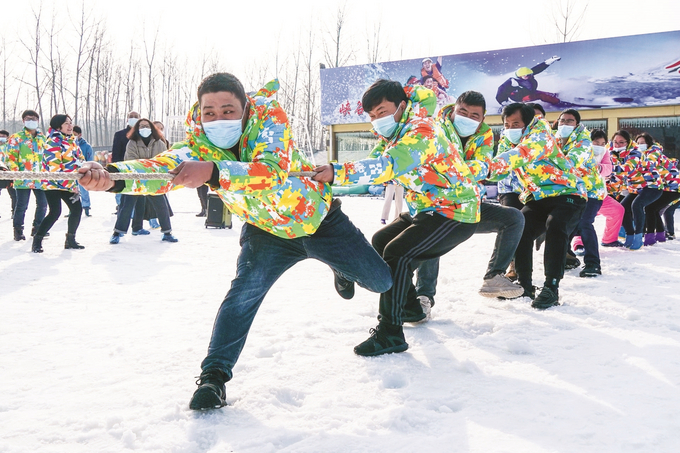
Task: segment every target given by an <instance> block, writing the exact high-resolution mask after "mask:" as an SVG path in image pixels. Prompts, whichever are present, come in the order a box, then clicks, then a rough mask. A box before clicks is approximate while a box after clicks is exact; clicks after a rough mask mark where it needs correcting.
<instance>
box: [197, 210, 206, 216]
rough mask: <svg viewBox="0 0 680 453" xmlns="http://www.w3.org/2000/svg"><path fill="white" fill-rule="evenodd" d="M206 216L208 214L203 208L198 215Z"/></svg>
mask: <svg viewBox="0 0 680 453" xmlns="http://www.w3.org/2000/svg"><path fill="white" fill-rule="evenodd" d="M205 216H206V213H205V209H201V212H199V213H198V214H196V217H205Z"/></svg>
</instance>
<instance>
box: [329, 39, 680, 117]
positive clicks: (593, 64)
mask: <svg viewBox="0 0 680 453" xmlns="http://www.w3.org/2000/svg"><path fill="white" fill-rule="evenodd" d="M380 78H383V79H390V80H397V81H399V82H401V83H402V84H407V83H409V84H421V85H424V86H427V87H428V88H431V89H432V90H434V91H435V92H436V93H437V98H438V106H439V107H441V106H443V105H445V104H447V103H451V102H454V101H455V100H456V98H457V97H458V95H460V94H461V93H463V92H464V91H467V90H475V91H479V92H481V93H482V94H483V95H484V97H485V98H486V103H487V113H488V114H496V113H500V111H501V110H502V108H503V106H504V105H506V104H508V103H512V102H539V103H541V105H543V106H544V107H545V110H546V111H560V110H563V109H565V108H570V107H573V108H577V109H601V108H620V107H643V106H651V105H669V104H680V31H671V32H663V33H653V34H646V35H637V36H624V37H620V38H606V39H596V40H589V41H577V42H569V43H561V44H548V45H542V46H534V47H522V48H517V49H505V50H494V51H488V52H475V53H468V54H460V55H445V56H436V55H435V56H431V57H426V58H422V59H415V60H402V61H391V62H385V63H375V64H367V65H357V66H346V67H341V68H332V69H322V70H321V121H322V123H323V124H324V125H328V124H347V123H362V122H368V121H369V118H368V114H366V113H365V112H364V110H363V108H362V106H361V96H362V95H363V93H364V91H365V90H366V89H367V88H368V87H369V86H371V84H372V83H373V82H375V81H376V80H378V79H380Z"/></svg>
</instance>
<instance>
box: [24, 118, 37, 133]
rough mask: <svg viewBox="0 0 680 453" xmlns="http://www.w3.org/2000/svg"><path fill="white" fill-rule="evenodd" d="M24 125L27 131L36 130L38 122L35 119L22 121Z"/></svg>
mask: <svg viewBox="0 0 680 453" xmlns="http://www.w3.org/2000/svg"><path fill="white" fill-rule="evenodd" d="M24 126H25V127H26V129H28V130H29V131H33V130H36V129H37V128H38V122H37V121H35V120H28V121H24Z"/></svg>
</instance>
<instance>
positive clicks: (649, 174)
mask: <svg viewBox="0 0 680 453" xmlns="http://www.w3.org/2000/svg"><path fill="white" fill-rule="evenodd" d="M640 164H641V167H642V170H643V174H644V179H645V182H644V183H642V184H643V185H642V187H649V188H650V189H659V190H666V184H668V183H670V184H672V182H673V179H674V178H677V168H675V167H674V166H673V164H672V162H671V161H670V159H669V158H668V157H666V155H665V154H664V153H663V147H662V146H661V145H660V144H658V143H655V144H653V145H652V147H651V148H649V149H648V150H646V151H644V152H643V153H642V159H641V162H640ZM673 173H675V174H673Z"/></svg>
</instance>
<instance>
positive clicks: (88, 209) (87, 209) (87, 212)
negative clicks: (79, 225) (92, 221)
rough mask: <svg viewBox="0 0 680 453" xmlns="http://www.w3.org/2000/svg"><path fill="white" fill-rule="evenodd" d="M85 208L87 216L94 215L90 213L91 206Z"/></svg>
mask: <svg viewBox="0 0 680 453" xmlns="http://www.w3.org/2000/svg"><path fill="white" fill-rule="evenodd" d="M83 210H84V211H85V217H92V216H91V215H90V208H89V207H88V208H83Z"/></svg>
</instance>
